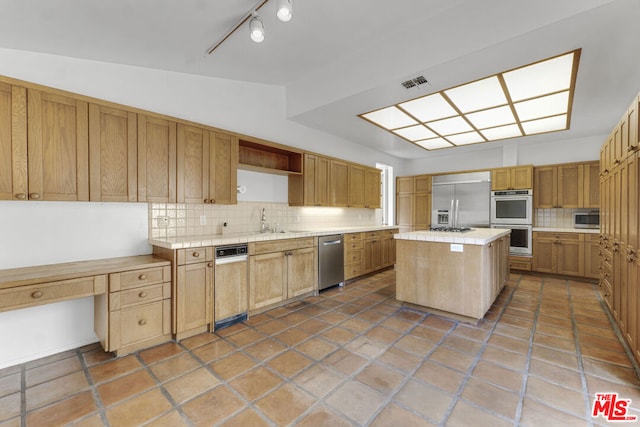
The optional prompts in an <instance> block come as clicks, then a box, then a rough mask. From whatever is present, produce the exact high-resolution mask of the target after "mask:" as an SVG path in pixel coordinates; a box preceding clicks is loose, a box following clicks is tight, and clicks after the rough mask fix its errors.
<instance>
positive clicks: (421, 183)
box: [413, 175, 431, 193]
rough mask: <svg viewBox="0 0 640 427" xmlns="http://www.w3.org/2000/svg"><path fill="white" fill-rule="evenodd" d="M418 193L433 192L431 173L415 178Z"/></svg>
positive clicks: (414, 182)
mask: <svg viewBox="0 0 640 427" xmlns="http://www.w3.org/2000/svg"><path fill="white" fill-rule="evenodd" d="M413 187H414V191H415V192H416V193H431V175H419V176H416V177H414V178H413Z"/></svg>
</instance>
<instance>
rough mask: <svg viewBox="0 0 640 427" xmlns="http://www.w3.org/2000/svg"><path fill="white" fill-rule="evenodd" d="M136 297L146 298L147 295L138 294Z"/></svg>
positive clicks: (143, 293)
mask: <svg viewBox="0 0 640 427" xmlns="http://www.w3.org/2000/svg"><path fill="white" fill-rule="evenodd" d="M138 296H139V297H140V298H146V297H147V293H146V292H140V293H139V294H138Z"/></svg>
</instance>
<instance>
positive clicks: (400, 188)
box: [396, 176, 414, 194]
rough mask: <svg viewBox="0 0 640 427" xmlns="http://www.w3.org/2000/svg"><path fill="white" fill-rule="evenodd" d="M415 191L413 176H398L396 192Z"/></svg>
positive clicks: (409, 192)
mask: <svg viewBox="0 0 640 427" xmlns="http://www.w3.org/2000/svg"><path fill="white" fill-rule="evenodd" d="M413 192H414V189H413V177H412V176H399V177H396V194H411V193H413Z"/></svg>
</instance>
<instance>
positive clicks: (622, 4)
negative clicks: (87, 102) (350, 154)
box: [0, 0, 640, 159]
mask: <svg viewBox="0 0 640 427" xmlns="http://www.w3.org/2000/svg"><path fill="white" fill-rule="evenodd" d="M257 3H259V2H258V0H184V1H175V0H135V1H131V0H108V1H104V0H101V1H98V0H56V1H50V0H0V11H1V13H0V47H3V48H9V49H20V50H27V51H35V52H43V53H50V54H56V55H63V56H70V57H75V58H83V59H91V60H97V61H105V62H113V63H121V64H128V65H136V66H142V67H150V68H156V69H163V70H170V71H176V72H182V73H193V74H199V75H205V76H211V77H218V78H224V79H233V80H242V81H250V82H256V83H263V84H270V85H281V86H284V87H285V88H286V97H287V98H286V99H287V115H288V118H289V119H290V120H294V121H297V122H299V123H301V124H304V125H307V126H310V127H313V128H317V129H320V130H323V131H325V132H328V133H331V134H335V135H337V136H339V137H342V138H345V139H347V140H350V141H353V142H355V143H358V144H362V145H366V146H369V147H371V148H374V149H376V150H379V151H381V152H384V153H387V154H390V155H392V156H395V157H399V158H408V159H410V158H420V157H428V156H437V155H439V154H438V153H439V152H437V151H434V152H427V151H425V150H423V149H421V148H419V147H416V146H414V145H412V144H410V143H408V142H406V141H404V140H402V139H400V138H398V137H394V136H392V135H389V134H387V133H386V132H384V131H382V130H380V129H378V128H376V127H375V126H373V125H371V124H369V123H366V122H364V121H363V120H362V119H359V118H358V117H357V116H356V115H357V114H360V113H364V112H367V111H370V110H373V109H376V108H379V107H383V106H386V105H389V104H393V103H396V102H399V101H402V100H406V99H409V98H415V97H418V96H422V95H425V94H429V93H432V92H436V91H438V90H441V89H446V88H448V87H451V86H455V85H458V84H461V83H465V82H468V81H471V80H476V79H479V78H482V77H485V76H487V75H490V74H494V73H496V72H500V71H504V70H507V69H511V68H515V67H518V66H521V65H525V64H528V63H531V62H535V61H538V60H541V59H544V58H547V57H550V56H553V55H557V54H560V53H564V52H567V51H570V50H573V49H576V48H582V56H581V61H580V66H579V70H578V79H577V83H576V94H575V98H574V106H573V117H572V124H571V129H570V130H568V131H563V132H556V133H551V134H547V135H537V136H532V137H526V138H523V139H520V140H519V141H520V142H518V143H537V142H540V141H553V140H564V139H574V138H580V137H586V136H593V135H605V134H608V133H609V131H610V130H611V128H612V126H613V125H615V123H616V122H617V120H618V118H619V117H620V116H621V114H622V112H623V109H624V108H625V107H626V106H627V105H628V104H629V103H630V102H631V98H632V96H633V94H635V93H636V92H637V91H638V90H640V60H638V52H640V36H639V34H638V22H640V1H638V0H560V1H559V0H538V1H535V2H531V1H527V0H483V1H478V0H394V1H382V0H321V1H319V0H293V10H294V17H293V19H292V20H291V21H290V22H288V23H283V22H280V21H278V20H277V19H276V18H275V0H270V1H269V2H268V3H267V4H266V5H265V6H264V7H263V8H262V9H261V10H260V11H259V13H260V15H261V17H262V18H263V20H264V24H265V28H266V38H265V41H264V42H263V43H261V44H256V43H253V42H251V41H250V39H249V35H248V28H247V27H248V23H245V24H244V26H243V27H241V28H240V29H239V30H238V31H237V32H236V33H235V34H233V35H232V36H231V37H229V38H228V39H227V40H226V41H225V42H224V43H223V44H222V45H221V46H220V47H219V48H218V49H217V50H216V51H215V52H214V53H213V54H212V55H207V54H206V53H205V52H206V51H207V49H208V48H210V47H211V46H212V45H213V44H215V43H216V42H217V41H218V40H219V39H221V38H222V37H223V36H224V35H225V33H227V31H228V30H229V29H230V28H232V27H233V25H234V24H235V23H237V22H238V20H239V19H241V18H242V17H243V15H245V14H246V13H247V12H248V11H249V10H250V9H251V8H253V7H254V6H255V5H256V4H257ZM418 75H424V76H425V77H426V78H427V80H429V82H430V83H429V85H423V86H421V87H420V88H414V89H410V90H406V89H404V88H403V87H402V86H401V82H403V81H404V80H407V79H409V78H412V77H416V76H418ZM510 142H512V141H505V142H496V143H487V144H485V145H486V146H487V148H489V147H491V148H493V147H495V146H496V145H495V144H508V143H510ZM469 148H472V147H463V148H454V149H448V150H445V151H447V154H452V151H451V150H465V149H469ZM475 149H478V148H477V147H476V148H475Z"/></svg>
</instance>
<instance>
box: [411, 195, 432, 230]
mask: <svg viewBox="0 0 640 427" xmlns="http://www.w3.org/2000/svg"><path fill="white" fill-rule="evenodd" d="M413 208H414V212H413V229H414V230H428V229H429V227H430V226H431V193H426V194H415V195H414V196H413Z"/></svg>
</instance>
